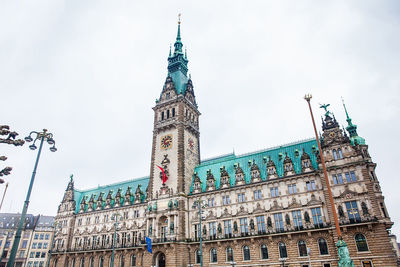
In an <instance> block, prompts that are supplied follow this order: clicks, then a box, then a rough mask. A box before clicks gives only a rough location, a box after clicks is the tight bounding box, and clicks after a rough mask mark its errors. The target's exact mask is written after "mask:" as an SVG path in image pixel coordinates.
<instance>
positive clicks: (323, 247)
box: [318, 238, 329, 255]
mask: <svg viewBox="0 0 400 267" xmlns="http://www.w3.org/2000/svg"><path fill="white" fill-rule="evenodd" d="M318 247H319V254H321V255H328V254H329V252H328V244H327V243H326V240H325V239H323V238H320V239H318Z"/></svg>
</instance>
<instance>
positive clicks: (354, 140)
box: [342, 98, 365, 146]
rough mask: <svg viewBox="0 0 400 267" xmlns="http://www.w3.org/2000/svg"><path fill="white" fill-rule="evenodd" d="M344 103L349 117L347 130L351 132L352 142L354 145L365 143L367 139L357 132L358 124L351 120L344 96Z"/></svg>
mask: <svg viewBox="0 0 400 267" xmlns="http://www.w3.org/2000/svg"><path fill="white" fill-rule="evenodd" d="M342 103H343V108H344V111H345V112H346V117H347V119H346V121H347V127H346V130H347V131H348V132H349V135H350V142H351V144H352V145H353V146H354V145H365V139H364V138H362V137H361V136H358V134H357V125H355V124H353V123H352V122H351V118H350V116H349V113H348V112H347V108H346V105H345V104H344V100H343V98H342Z"/></svg>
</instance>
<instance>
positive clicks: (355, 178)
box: [350, 171, 357, 182]
mask: <svg viewBox="0 0 400 267" xmlns="http://www.w3.org/2000/svg"><path fill="white" fill-rule="evenodd" d="M350 177H351V181H352V182H356V181H357V177H356V173H355V172H354V171H351V172H350Z"/></svg>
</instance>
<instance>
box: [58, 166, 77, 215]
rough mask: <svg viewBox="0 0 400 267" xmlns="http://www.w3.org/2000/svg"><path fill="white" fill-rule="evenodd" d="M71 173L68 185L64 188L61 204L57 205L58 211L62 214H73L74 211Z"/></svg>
mask: <svg viewBox="0 0 400 267" xmlns="http://www.w3.org/2000/svg"><path fill="white" fill-rule="evenodd" d="M73 177H74V176H73V175H72V174H71V176H70V180H69V182H68V186H67V189H66V190H65V193H64V198H63V200H62V201H61V204H60V205H59V206H58V213H59V214H60V213H61V214H63V215H67V214H73V213H74V211H75V207H76V206H75V205H76V202H75V199H74V196H75V194H74V190H75V189H74V179H73Z"/></svg>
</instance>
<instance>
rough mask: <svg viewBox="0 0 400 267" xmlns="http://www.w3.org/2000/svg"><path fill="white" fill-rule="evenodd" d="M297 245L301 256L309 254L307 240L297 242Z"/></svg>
mask: <svg viewBox="0 0 400 267" xmlns="http://www.w3.org/2000/svg"><path fill="white" fill-rule="evenodd" d="M297 247H298V248H299V256H300V257H305V256H307V245H306V242H304V240H300V241H299V242H298V243H297Z"/></svg>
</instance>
